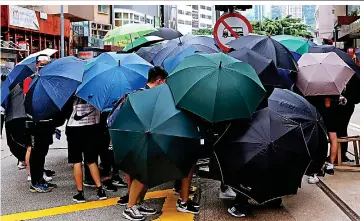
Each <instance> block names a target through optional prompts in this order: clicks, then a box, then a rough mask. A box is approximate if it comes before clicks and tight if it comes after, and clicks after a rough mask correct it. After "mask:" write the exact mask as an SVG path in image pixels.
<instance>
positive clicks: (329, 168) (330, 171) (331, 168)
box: [325, 163, 335, 175]
mask: <svg viewBox="0 0 364 221" xmlns="http://www.w3.org/2000/svg"><path fill="white" fill-rule="evenodd" d="M325 173H327V174H329V175H334V173H335V171H334V165H332V164H331V163H328V164H327V166H326V168H325Z"/></svg>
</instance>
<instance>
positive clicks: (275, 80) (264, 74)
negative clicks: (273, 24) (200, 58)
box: [229, 47, 284, 87]
mask: <svg viewBox="0 0 364 221" xmlns="http://www.w3.org/2000/svg"><path fill="white" fill-rule="evenodd" d="M229 55H230V56H231V57H233V58H236V59H238V60H239V61H243V62H246V63H248V64H250V65H251V66H252V67H253V68H254V70H255V72H256V73H257V74H258V76H259V79H260V81H261V82H262V84H263V85H264V86H268V87H284V82H283V79H282V78H281V76H280V75H279V74H278V71H277V67H276V66H275V64H274V62H273V60H272V59H268V58H265V57H263V56H262V55H260V54H258V53H256V52H255V51H253V50H250V49H249V48H246V47H244V48H241V49H239V50H236V51H233V52H230V53H229Z"/></svg>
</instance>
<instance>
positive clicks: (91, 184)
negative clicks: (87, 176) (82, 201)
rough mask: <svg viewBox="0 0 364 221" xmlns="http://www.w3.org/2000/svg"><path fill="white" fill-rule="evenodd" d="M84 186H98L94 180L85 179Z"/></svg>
mask: <svg viewBox="0 0 364 221" xmlns="http://www.w3.org/2000/svg"><path fill="white" fill-rule="evenodd" d="M83 186H87V187H96V184H95V182H94V181H93V180H90V181H89V180H85V181H83Z"/></svg>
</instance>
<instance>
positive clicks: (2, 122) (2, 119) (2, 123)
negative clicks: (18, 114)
mask: <svg viewBox="0 0 364 221" xmlns="http://www.w3.org/2000/svg"><path fill="white" fill-rule="evenodd" d="M4 122H5V114H1V122H0V123H1V131H0V133H1V136H2V135H3V127H4Z"/></svg>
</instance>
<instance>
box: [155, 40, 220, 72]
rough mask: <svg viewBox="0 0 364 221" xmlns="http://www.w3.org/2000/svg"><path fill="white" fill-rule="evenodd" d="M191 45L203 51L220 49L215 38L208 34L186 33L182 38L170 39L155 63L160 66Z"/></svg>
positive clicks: (213, 51) (212, 51) (217, 50)
mask: <svg viewBox="0 0 364 221" xmlns="http://www.w3.org/2000/svg"><path fill="white" fill-rule="evenodd" d="M191 46H193V47H194V48H196V49H197V50H198V51H201V52H206V53H217V52H219V49H218V47H217V46H216V44H215V40H214V39H213V38H210V37H207V36H197V35H184V36H182V37H180V38H176V39H173V40H170V41H168V43H167V44H166V45H165V47H164V48H163V49H162V50H160V51H159V52H158V53H157V54H156V55H155V57H154V58H153V64H154V65H158V66H160V65H162V63H163V62H164V60H166V59H167V58H169V57H171V56H175V55H176V54H178V53H179V52H181V51H183V50H185V49H186V48H189V47H191Z"/></svg>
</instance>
